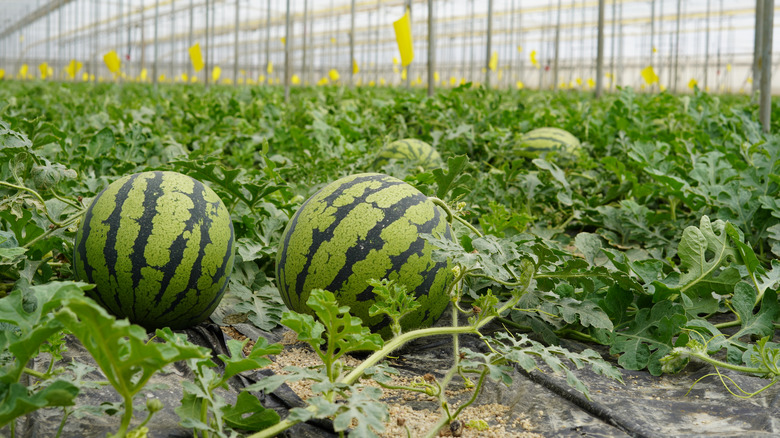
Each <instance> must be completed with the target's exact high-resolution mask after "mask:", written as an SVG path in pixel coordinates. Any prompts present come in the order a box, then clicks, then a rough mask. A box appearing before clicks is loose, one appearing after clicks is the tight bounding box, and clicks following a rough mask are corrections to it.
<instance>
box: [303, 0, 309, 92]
mask: <svg viewBox="0 0 780 438" xmlns="http://www.w3.org/2000/svg"><path fill="white" fill-rule="evenodd" d="M308 33H309V0H304V2H303V66H302V67H301V77H302V78H303V83H304V84H306V80H307V79H306V76H307V74H308V70H307V69H306V68H307V65H306V61H307V59H306V56H307V53H306V52H307V49H308V46H307V45H308V42H309V41H308V39H307V38H308Z"/></svg>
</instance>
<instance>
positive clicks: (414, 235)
mask: <svg viewBox="0 0 780 438" xmlns="http://www.w3.org/2000/svg"><path fill="white" fill-rule="evenodd" d="M421 233H429V234H434V235H439V236H444V237H445V238H448V239H452V238H453V236H452V230H451V229H450V226H449V224H448V223H447V221H446V219H445V215H444V213H443V211H441V210H440V209H439V208H438V207H436V206H435V205H434V204H433V203H432V202H431V201H430V200H429V199H428V198H427V197H426V196H425V195H423V194H422V193H421V192H420V191H419V190H417V189H415V188H414V187H412V186H410V185H409V184H407V183H405V182H403V181H401V180H399V179H396V178H393V177H391V176H388V175H383V174H379V173H362V174H357V175H352V176H347V177H344V178H341V179H339V180H337V181H335V182H333V183H331V184H329V185H327V186H325V187H324V188H323V189H322V190H320V191H319V192H317V193H315V194H314V195H313V196H312V197H311V198H309V199H308V200H306V202H304V204H303V205H302V206H301V208H300V209H299V210H298V211H297V212H296V213H295V215H294V216H293V217H292V219H291V220H290V222H289V223H288V224H287V228H286V229H285V230H284V234H283V235H282V241H281V243H280V245H279V251H278V253H277V258H276V278H277V283H278V285H279V290H280V292H281V295H282V299H283V300H284V302H285V304H286V305H287V307H289V308H290V309H291V310H294V311H296V312H300V313H309V314H313V312H312V311H311V310H310V309H309V308H308V306H307V305H306V300H307V299H308V298H309V293H310V292H311V290H312V289H315V288H320V289H325V290H328V291H331V292H333V293H334V295H335V296H336V299H337V300H338V302H339V304H340V305H342V306H344V305H346V306H349V307H350V313H352V314H353V315H355V316H358V317H360V318H361V319H362V320H363V323H364V324H365V325H367V326H368V327H370V328H371V330H372V331H373V332H375V333H379V334H381V335H382V336H384V337H388V336H389V335H390V334H391V332H390V327H389V323H390V320H389V318H384V317H383V316H381V315H380V316H375V317H370V316H369V314H368V310H369V308H370V307H371V304H372V303H373V301H374V299H375V296H374V293H373V292H372V287H371V286H369V285H368V283H367V281H368V280H370V279H372V278H374V279H377V280H379V279H383V278H389V279H391V280H396V281H397V282H398V283H399V284H402V285H405V286H406V288H407V290H408V291H410V292H413V293H414V295H415V296H416V297H417V301H418V302H419V303H420V304H421V306H420V307H419V308H418V309H417V310H416V311H415V312H414V313H411V314H409V315H407V316H405V317H404V318H403V319H402V320H401V325H402V328H403V329H404V330H409V329H414V328H420V327H427V326H430V325H431V324H432V323H433V322H434V321H436V319H438V318H439V316H440V315H441V313H442V312H443V311H444V308H445V307H447V303H448V302H449V297H448V295H447V292H446V287H447V283H448V282H449V280H450V279H451V277H452V273H451V266H449V264H448V263H445V262H434V261H433V260H432V259H431V252H432V250H433V246H432V245H431V244H430V243H428V242H426V241H425V240H424V239H423V238H422V237H421V236H420V234H421Z"/></svg>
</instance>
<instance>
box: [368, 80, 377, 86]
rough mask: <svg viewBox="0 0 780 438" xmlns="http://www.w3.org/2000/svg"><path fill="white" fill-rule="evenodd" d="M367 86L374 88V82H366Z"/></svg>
mask: <svg viewBox="0 0 780 438" xmlns="http://www.w3.org/2000/svg"><path fill="white" fill-rule="evenodd" d="M368 86H369V87H375V86H376V82H374V81H373V80H371V81H369V82H368Z"/></svg>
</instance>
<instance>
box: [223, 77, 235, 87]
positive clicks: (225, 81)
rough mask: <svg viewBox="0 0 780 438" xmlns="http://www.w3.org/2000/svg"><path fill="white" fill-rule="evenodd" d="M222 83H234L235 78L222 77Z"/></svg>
mask: <svg viewBox="0 0 780 438" xmlns="http://www.w3.org/2000/svg"><path fill="white" fill-rule="evenodd" d="M222 84H224V85H233V80H232V79H230V78H225V79H222Z"/></svg>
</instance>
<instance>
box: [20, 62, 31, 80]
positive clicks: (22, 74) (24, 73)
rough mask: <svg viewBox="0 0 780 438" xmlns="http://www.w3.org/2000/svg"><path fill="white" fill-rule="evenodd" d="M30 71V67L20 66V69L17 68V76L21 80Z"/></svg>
mask: <svg viewBox="0 0 780 438" xmlns="http://www.w3.org/2000/svg"><path fill="white" fill-rule="evenodd" d="M29 70H30V66H28V65H27V64H22V66H21V67H19V76H21V77H22V79H26V78H27V72H28V71H29Z"/></svg>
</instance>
